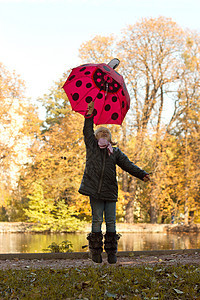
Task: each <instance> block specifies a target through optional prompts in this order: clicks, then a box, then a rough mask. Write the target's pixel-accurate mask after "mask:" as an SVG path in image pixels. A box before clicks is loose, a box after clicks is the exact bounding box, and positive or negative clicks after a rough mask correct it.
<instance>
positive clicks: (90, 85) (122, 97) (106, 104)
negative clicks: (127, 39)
mask: <svg viewBox="0 0 200 300" xmlns="http://www.w3.org/2000/svg"><path fill="white" fill-rule="evenodd" d="M112 61H114V60H112ZM112 61H111V62H112ZM111 62H110V63H109V64H104V63H102V64H85V65H82V66H79V67H76V68H74V69H72V71H71V73H70V75H69V77H68V79H67V81H66V82H65V84H64V86H63V89H64V90H65V92H66V94H67V97H68V99H69V101H70V103H71V106H72V109H73V110H74V111H76V112H79V113H80V114H82V115H84V116H85V115H86V112H87V107H88V103H90V102H91V101H93V102H94V123H95V124H96V125H99V124H120V125H121V124H122V122H123V120H124V117H125V115H126V113H127V111H128V110H129V108H130V97H129V94H128V91H127V89H126V85H125V83H124V79H123V77H122V76H121V75H120V74H119V73H117V72H116V71H115V70H114V67H116V65H115V66H113V68H112V63H111ZM118 64H119V63H118Z"/></svg>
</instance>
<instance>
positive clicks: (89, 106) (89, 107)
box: [87, 101, 94, 115]
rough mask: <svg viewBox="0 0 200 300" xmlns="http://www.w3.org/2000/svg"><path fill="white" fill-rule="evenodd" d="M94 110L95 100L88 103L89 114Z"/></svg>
mask: <svg viewBox="0 0 200 300" xmlns="http://www.w3.org/2000/svg"><path fill="white" fill-rule="evenodd" d="M93 110H94V102H93V101H91V102H90V103H88V109H87V114H88V115H91V114H92V113H93Z"/></svg>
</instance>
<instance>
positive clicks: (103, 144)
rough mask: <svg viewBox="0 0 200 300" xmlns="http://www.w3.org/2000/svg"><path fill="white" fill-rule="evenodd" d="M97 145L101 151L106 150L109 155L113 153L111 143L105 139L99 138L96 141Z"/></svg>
mask: <svg viewBox="0 0 200 300" xmlns="http://www.w3.org/2000/svg"><path fill="white" fill-rule="evenodd" d="M98 145H99V148H101V149H105V148H107V149H108V154H109V155H110V154H112V153H113V147H112V145H111V143H110V142H108V141H107V140H106V139H104V138H100V139H99V140H98Z"/></svg>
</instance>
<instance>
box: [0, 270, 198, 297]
mask: <svg viewBox="0 0 200 300" xmlns="http://www.w3.org/2000/svg"><path fill="white" fill-rule="evenodd" d="M0 299H27V300H30V299H34V300H37V299H40V300H42V299H48V300H50V299H58V300H60V299H68V300H69V299H77V300H78V299H82V300H83V299H84V300H86V299H98V300H101V299H106V300H109V299H131V300H134V299H135V300H136V299H152V300H153V299H159V300H160V299H167V300H169V299H170V300H172V299H200V267H198V266H189V265H185V266H167V267H166V266H161V265H159V266H154V267H149V266H142V267H122V266H117V267H116V266H105V265H104V266H99V265H97V266H90V267H84V268H69V269H61V270H54V269H48V268H45V269H27V270H13V269H9V270H4V271H3V270H0Z"/></svg>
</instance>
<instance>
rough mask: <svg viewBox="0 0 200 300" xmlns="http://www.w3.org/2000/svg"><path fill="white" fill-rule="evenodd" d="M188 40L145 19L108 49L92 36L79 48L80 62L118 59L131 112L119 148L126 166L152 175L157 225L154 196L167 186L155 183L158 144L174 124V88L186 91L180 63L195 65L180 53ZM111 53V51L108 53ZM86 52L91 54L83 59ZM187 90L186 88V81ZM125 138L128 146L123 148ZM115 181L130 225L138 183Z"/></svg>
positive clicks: (159, 172) (166, 22)
mask: <svg viewBox="0 0 200 300" xmlns="http://www.w3.org/2000/svg"><path fill="white" fill-rule="evenodd" d="M188 37H189V33H188V32H187V31H185V30H183V29H182V28H180V27H179V26H178V25H177V24H176V23H175V22H173V21H172V20H171V19H169V18H165V17H159V18H145V19H142V20H141V21H139V22H137V23H136V24H134V25H131V26H127V28H125V29H124V30H123V31H122V34H121V35H120V36H119V37H117V39H116V38H115V43H113V44H112V45H110V40H109V37H108V38H107V40H106V39H104V40H103V47H100V39H99V40H98V36H97V37H95V38H94V39H93V40H91V41H88V42H87V43H84V45H83V46H81V48H80V56H81V58H83V59H84V60H86V57H87V61H88V60H89V59H90V61H91V60H92V59H93V58H98V62H99V58H100V59H101V62H102V61H104V62H105V61H106V60H108V61H109V59H111V58H112V57H109V56H108V54H110V55H111V53H112V55H113V56H116V57H118V58H119V59H121V64H120V67H119V70H118V71H119V73H121V74H122V75H123V76H124V78H125V81H126V84H127V86H128V90H129V93H130V95H131V99H132V101H131V102H132V107H131V110H130V112H129V114H128V115H127V117H126V124H125V126H123V127H122V135H121V137H122V139H121V141H120V146H121V147H122V150H124V149H125V151H126V153H127V154H128V156H129V157H130V159H131V160H132V161H134V162H135V163H137V164H139V166H141V167H143V168H144V169H146V170H147V171H149V172H152V181H151V183H150V184H149V188H150V193H149V194H148V197H149V200H150V202H149V205H147V207H149V212H148V213H149V216H150V221H151V222H152V223H155V222H157V220H158V215H159V210H160V205H159V203H160V196H159V195H161V194H163V192H162V191H163V188H162V187H161V186H165V187H167V185H166V184H167V181H166V182H165V183H166V184H164V185H161V183H160V177H162V176H164V178H167V177H166V174H165V172H164V171H163V167H164V165H165V159H166V157H167V156H166V149H163V146H162V145H163V144H165V145H166V146H167V140H168V139H169V140H171V138H170V135H169V133H170V132H171V129H172V128H173V126H174V124H176V122H177V120H178V116H179V112H178V111H179V107H180V105H181V101H180V87H181V86H182V88H181V90H182V93H185V92H186V86H185V87H183V82H184V78H185V76H186V58H187V60H188V63H190V64H191V63H192V64H194V63H195V61H196V60H195V57H196V56H195V57H194V56H193V58H192V61H191V60H190V59H189V56H191V54H188V53H186V51H187V52H188V50H186V49H188V45H189V44H188ZM195 39H196V38H195ZM97 41H98V42H97ZM111 41H112V40H111ZM104 45H106V47H104ZM91 46H92V48H91ZM108 47H109V48H110V52H109V51H108ZM113 48H115V51H114V52H112V51H111V50H113ZM87 53H93V54H94V53H95V55H93V56H92V55H91V56H89V55H88V56H87ZM83 54H84V55H83ZM104 54H105V57H104ZM188 55H189V56H188ZM189 61H190V62H189ZM191 72H192V75H190V76H191V77H193V78H194V77H195V73H196V72H198V70H197V69H196V71H194V70H190V73H191ZM188 85H189V86H191V85H192V81H191V80H190V81H189V82H188ZM196 88H197V85H196ZM166 110H167V112H168V113H167V114H166ZM130 139H132V143H129V140H130ZM148 141H149V142H148ZM149 143H150V144H151V147H152V149H153V152H152V151H151V152H148V153H147V152H146V151H145V148H148V147H149V146H148V145H149ZM145 153H146V155H147V156H146V157H149V159H150V160H149V162H148V161H147V160H146V159H145V156H144V154H145ZM150 154H151V155H150ZM174 176H175V174H174ZM118 178H119V184H120V187H121V188H122V190H123V191H124V192H125V193H126V195H127V196H126V197H127V201H126V207H125V220H126V221H127V222H131V223H132V222H133V221H134V219H133V215H134V203H135V199H136V192H137V191H138V188H139V186H138V184H139V185H140V183H138V182H137V181H136V180H133V178H132V177H131V176H129V175H127V174H126V175H125V174H124V172H122V171H119V176H118ZM142 190H143V188H142ZM146 196H147V195H146ZM170 201H171V200H170ZM171 203H173V201H172V202H171Z"/></svg>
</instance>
